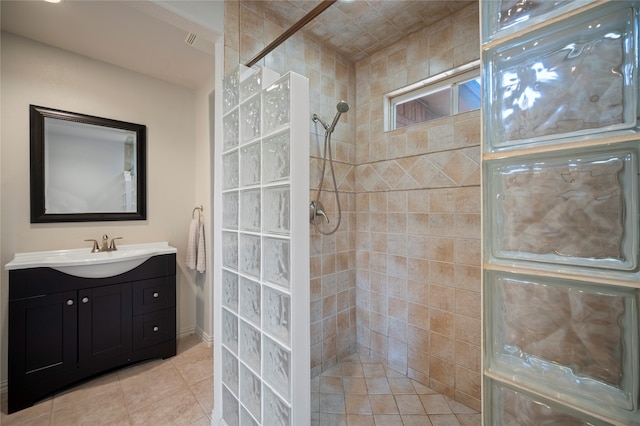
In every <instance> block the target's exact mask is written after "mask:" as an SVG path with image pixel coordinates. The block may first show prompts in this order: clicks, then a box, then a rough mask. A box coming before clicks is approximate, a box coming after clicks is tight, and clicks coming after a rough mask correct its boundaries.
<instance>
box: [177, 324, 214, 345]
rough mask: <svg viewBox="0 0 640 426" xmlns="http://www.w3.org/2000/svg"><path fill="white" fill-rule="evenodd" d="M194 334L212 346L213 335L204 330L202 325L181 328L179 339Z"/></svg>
mask: <svg viewBox="0 0 640 426" xmlns="http://www.w3.org/2000/svg"><path fill="white" fill-rule="evenodd" d="M192 334H195V335H196V336H198V337H199V338H200V340H202V342H203V343H204V344H206V345H207V346H209V347H211V346H212V345H213V336H210V335H209V334H207V333H205V332H204V330H202V329H201V328H200V327H195V326H194V327H189V328H184V329H182V330H180V332H179V333H178V336H177V337H178V339H180V338H182V337H187V336H191V335H192Z"/></svg>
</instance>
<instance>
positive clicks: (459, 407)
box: [444, 396, 476, 414]
mask: <svg viewBox="0 0 640 426" xmlns="http://www.w3.org/2000/svg"><path fill="white" fill-rule="evenodd" d="M444 399H445V400H446V401H447V404H449V407H451V411H453V413H454V414H474V413H475V412H476V410H474V409H473V408H469V407H467V406H466V405H464V404H460V403H459V402H458V401H455V400H453V399H451V398H449V397H448V396H445V397H444Z"/></svg>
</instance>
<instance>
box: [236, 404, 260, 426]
mask: <svg viewBox="0 0 640 426" xmlns="http://www.w3.org/2000/svg"><path fill="white" fill-rule="evenodd" d="M240 424H241V425H242V426H260V425H259V424H258V423H257V422H256V421H255V420H254V419H253V417H251V414H249V412H248V411H247V410H246V409H245V408H244V407H242V409H241V410H240Z"/></svg>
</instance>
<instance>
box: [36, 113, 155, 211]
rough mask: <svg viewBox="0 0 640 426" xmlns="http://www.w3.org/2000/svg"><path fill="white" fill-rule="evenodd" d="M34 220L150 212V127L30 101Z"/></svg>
mask: <svg viewBox="0 0 640 426" xmlns="http://www.w3.org/2000/svg"><path fill="white" fill-rule="evenodd" d="M30 115H31V222H32V223H37V222H72V221H105V220H142V219H145V218H146V197H145V182H144V181H145V179H144V178H145V142H146V140H145V139H146V127H145V126H144V125H140V124H134V123H127V122H122V121H116V120H109V119H105V118H99V117H93V116H88V115H82V114H77V113H71V112H66V111H60V110H54V109H50V108H43V107H38V106H34V105H31V107H30Z"/></svg>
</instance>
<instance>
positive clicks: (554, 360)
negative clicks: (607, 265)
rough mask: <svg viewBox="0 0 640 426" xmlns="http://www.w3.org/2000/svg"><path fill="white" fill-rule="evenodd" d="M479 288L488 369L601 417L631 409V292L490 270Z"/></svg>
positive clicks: (634, 364)
mask: <svg viewBox="0 0 640 426" xmlns="http://www.w3.org/2000/svg"><path fill="white" fill-rule="evenodd" d="M485 283H486V288H487V292H488V293H487V298H486V300H491V301H492V302H491V303H489V304H488V305H487V306H485V309H486V312H487V313H488V314H487V324H486V328H487V332H488V335H487V339H486V342H488V347H487V348H486V353H485V365H486V366H487V368H488V369H489V370H490V371H492V372H494V373H496V374H499V375H502V376H504V377H507V378H509V379H510V380H513V381H514V382H519V383H521V384H522V385H523V386H525V387H527V388H530V389H535V390H536V391H538V392H540V393H543V394H546V395H549V396H550V397H553V398H558V399H561V400H564V401H565V402H568V403H572V404H574V405H578V406H582V407H584V408H590V406H591V405H592V404H599V405H602V406H603V407H602V409H601V410H602V412H603V413H606V412H607V411H610V412H615V411H616V410H618V411H628V410H632V409H633V408H634V401H636V400H637V398H638V394H637V393H638V387H637V386H638V377H637V374H636V373H635V372H637V371H638V364H639V362H638V345H637V343H634V342H637V341H638V340H637V339H638V330H637V320H638V315H637V302H636V295H635V290H633V289H630V288H623V287H615V286H609V285H607V286H597V285H593V284H589V283H583V282H578V281H570V280H560V279H551V278H544V277H540V276H533V275H519V274H509V273H502V272H495V271H487V273H486V277H485ZM559 388H561V389H562V390H563V392H562V394H561V395H558V394H557V389H559Z"/></svg>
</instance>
